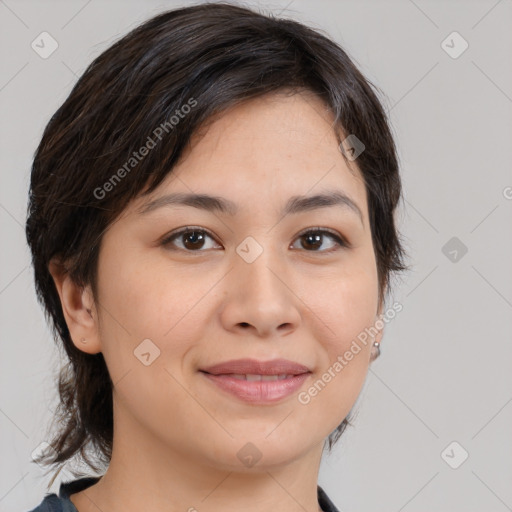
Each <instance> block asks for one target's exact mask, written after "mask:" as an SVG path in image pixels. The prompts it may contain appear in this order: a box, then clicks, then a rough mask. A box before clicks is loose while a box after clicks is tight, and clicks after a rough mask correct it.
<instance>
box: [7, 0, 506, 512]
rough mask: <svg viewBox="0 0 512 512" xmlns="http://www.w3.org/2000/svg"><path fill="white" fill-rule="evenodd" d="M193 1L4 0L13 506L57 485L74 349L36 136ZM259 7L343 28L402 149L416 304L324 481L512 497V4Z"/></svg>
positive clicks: (338, 485) (411, 508) (445, 497)
mask: <svg viewBox="0 0 512 512" xmlns="http://www.w3.org/2000/svg"><path fill="white" fill-rule="evenodd" d="M234 3H236V2H234ZM186 4H187V2H174V1H167V2H162V1H144V2H143V1H140V0H139V1H133V0H132V1H100V0H89V1H84V0H80V1H75V0H72V1H71V0H68V1H61V2H57V1H23V0H3V1H1V0H0V34H1V35H0V38H1V39H0V41H1V44H0V55H1V62H2V66H1V77H0V105H1V118H0V133H1V137H0V144H1V146H0V158H1V166H0V175H1V187H0V229H1V244H2V251H1V256H0V257H1V261H0V314H1V323H0V326H1V329H0V337H1V350H2V352H1V359H0V365H1V370H0V379H1V385H0V429H1V436H0V450H1V452H0V511H2V512H4V511H12V512H15V511H16V512H21V511H23V510H28V509H29V508H32V507H34V506H35V505H36V504H38V503H40V501H41V500H42V498H43V495H44V492H45V490H46V483H47V479H45V478H44V477H43V473H42V471H41V468H39V466H38V465H37V464H35V463H34V462H32V461H31V454H32V452H33V451H34V450H35V449H36V448H37V447H38V446H39V445H40V444H41V443H42V442H44V441H45V438H44V434H45V432H46V427H47V425H48V422H49V421H50V419H51V413H50V411H51V409H52V407H54V406H55V404H56V397H57V394H56V384H55V378H56V375H57V372H58V369H59V364H60V362H59V353H58V352H57V349H56V348H55V344H54V342H53V340H52V338H51V335H50V331H49V328H48V327H47V326H46V323H45V320H44V316H43V313H42V310H41V308H40V306H39V304H38V303H37V301H36V297H35V291H34V282H33V275H32V268H31V266H30V255H29V250H28V247H27V245H26V242H25V234H24V224H25V219H26V204H27V191H28V184H29V176H30V168H31V160H32V157H33V154H34V151H35V148H36V147H37V144H38V142H39V140H40V138H41V135H42V131H43V129H44V127H45V125H46V123H47V122H48V121H49V119H50V117H51V115H52V114H53V113H54V111H55V110H56V109H57V108H58V107H59V106H60V105H61V103H62V102H63V101H64V99H65V98H66V97H67V95H68V94H69V92H70V90H71V88H72V86H73V85H74V83H75V82H76V80H77V78H78V76H80V75H81V73H82V72H83V71H84V70H85V68H86V66H87V65H88V64H89V63H90V62H91V61H92V60H93V59H94V58H95V57H96V56H98V55H99V54H100V53H101V52H102V51H103V50H105V49H106V48H107V47H108V46H110V44H111V43H112V42H113V41H114V40H115V39H117V38H118V37H119V36H121V35H124V34H126V33H127V32H128V31H129V30H130V29H131V28H133V27H135V26H136V25H137V24H139V23H140V22H142V21H144V20H146V19H147V18H149V17H151V16H153V15H154V14H157V13H158V12H160V11H162V10H165V9H170V8H173V7H177V6H183V5H186ZM245 5H248V6H259V7H261V8H263V9H266V10H267V11H268V10H270V11H272V12H274V13H275V14H280V15H281V16H285V17H290V18H294V19H297V20H300V21H303V22H305V23H307V24H309V25H311V26H313V27H315V28H318V29H320V30H323V31H325V32H326V33H327V34H328V35H330V36H331V37H332V38H334V39H335V40H336V41H338V42H339V43H340V44H341V45H342V46H343V47H344V48H345V50H346V51H347V52H348V53H349V55H350V56H351V57H352V58H353V59H354V61H355V62H356V64H357V65H358V66H359V67H360V69H361V70H362V71H363V73H365V74H366V76H367V77H368V78H369V79H370V80H372V81H373V82H374V83H375V84H376V85H377V86H378V87H379V88H381V89H382V90H383V91H384V93H385V95H386V96H385V98H383V101H384V102H385V106H386V109H387V110H388V111H389V112H390V117H391V122H392V125H393V130H394V133H395V136H396V139H397V144H398V148H399V154H400V160H401V168H402V176H403V185H404V198H405V200H404V203H403V207H402V208H401V209H400V212H399V227H400V229H401V231H402V233H403V237H404V241H405V245H406V249H407V250H408V252H409V255H410V260H409V264H411V265H412V267H413V269H412V271H411V272H409V273H408V274H407V275H405V276H404V278H403V279H402V280H401V281H398V282H397V283H396V287H395V291H394V294H393V296H392V298H391V302H392V301H398V302H400V303H401V304H402V305H403V310H402V311H401V312H400V313H399V314H398V315H397V316H396V318H395V319H394V320H393V321H392V322H391V323H389V324H388V325H387V326H386V331H385V335H384V339H383V343H382V355H381V357H380V359H379V360H377V361H376V362H375V364H374V365H373V366H372V368H371V369H370V371H369V374H368V378H367V381H366V383H365V386H364V389H363V392H362V393H361V395H360V397H359V399H358V404H357V410H358V415H357V418H356V422H355V426H354V427H353V428H349V429H348V430H347V431H346V433H345V434H344V436H343V437H342V439H341V440H340V441H339V443H338V445H337V447H336V448H335V450H334V453H333V454H332V455H331V456H327V454H326V455H325V456H324V459H323V461H322V467H321V472H320V479H319V483H320V484H321V485H322V486H323V487H324V489H325V490H326V492H327V493H328V495H329V496H330V497H331V499H332V500H333V501H334V502H335V504H336V505H337V506H338V508H339V509H340V511H342V512H343V511H345V512H346V511H351V512H370V511H373V512H374V511H377V510H378V511H379V512H399V511H406V512H419V511H429V512H434V511H442V512H444V511H450V512H458V511H464V512H471V511H475V512H476V511H478V512H481V511H485V512H502V511H504V510H507V509H508V510H512V485H511V482H512V436H511V434H512V429H511V427H512V372H511V369H512V336H511V332H512V229H511V227H512V226H511V224H512V223H511V220H512V173H511V163H512V117H511V114H512V68H511V63H512V30H511V26H512V23H511V22H512V1H511V0H500V1H496V0H480V1H432V0H414V1H413V0H381V1H378V0H374V1H369V0H366V1H348V0H341V1H334V0H332V1H329V0H323V1H321V0H315V1H305V0H291V1H290V0H283V1H281V0H275V1H273V2H267V1H260V2H257V1H247V2H246V3H245ZM42 32H48V33H49V34H50V35H51V37H52V38H53V39H55V41H56V42H57V44H58V47H57V49H56V50H55V52H54V53H53V54H52V55H50V56H49V57H48V58H42V57H41V56H40V55H39V54H38V53H36V51H34V50H33V49H32V46H31V43H32V42H33V41H34V40H35V39H36V38H37V37H38V36H39V35H40V34H41V33H42ZM68 478H69V476H68ZM59 484H60V479H57V480H56V481H55V483H54V485H53V486H52V490H53V491H57V490H58V486H59Z"/></svg>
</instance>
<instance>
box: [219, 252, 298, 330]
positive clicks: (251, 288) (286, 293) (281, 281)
mask: <svg viewBox="0 0 512 512" xmlns="http://www.w3.org/2000/svg"><path fill="white" fill-rule="evenodd" d="M225 286H226V302H225V303H224V307H223V309H222V313H221V321H222V323H223V325H224V328H225V329H226V330H228V331H230V332H236V333H237V334H243V335H253V336H255V335H256V336H259V337H271V336H285V335H288V334H290V333H291V332H293V331H295V330H296V329H297V327H298V325H299V324H300V320H301V316H300V311H299V309H298V308H299V307H300V304H302V301H301V299H300V298H299V297H298V296H297V294H296V292H294V283H293V277H292V273H291V272H290V271H289V269H288V270H287V269H286V268H285V263H284V262H282V261H277V257H274V256H272V254H271V251H270V250H264V251H263V252H262V254H260V256H259V257H258V258H257V259H256V260H255V261H253V262H252V263H248V262H247V261H245V260H244V259H243V258H241V257H239V256H238V255H237V254H236V255H235V258H234V268H233V270H232V271H231V272H229V274H228V276H227V277H226V281H225Z"/></svg>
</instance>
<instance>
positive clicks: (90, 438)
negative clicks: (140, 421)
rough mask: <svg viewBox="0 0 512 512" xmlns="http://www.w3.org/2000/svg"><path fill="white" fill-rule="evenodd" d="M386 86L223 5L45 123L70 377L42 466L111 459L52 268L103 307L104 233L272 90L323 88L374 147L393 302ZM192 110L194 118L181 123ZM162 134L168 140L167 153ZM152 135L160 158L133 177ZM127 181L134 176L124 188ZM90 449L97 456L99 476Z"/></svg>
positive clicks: (40, 170) (39, 236) (49, 230)
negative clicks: (207, 136) (242, 107)
mask: <svg viewBox="0 0 512 512" xmlns="http://www.w3.org/2000/svg"><path fill="white" fill-rule="evenodd" d="M374 89H375V91H376V90H377V88H376V87H375V86H374V85H373V84H371V83H370V82H369V81H368V80H367V79H365V77H364V76H363V75H362V74H361V73H360V71H359V70H358V69H357V68H356V66H355V65H354V64H353V62H352V61H351V59H350V58H349V57H348V55H347V54H346V53H345V51H344V50H343V49H342V48H341V47H340V46H339V45H338V44H336V43H335V42H333V41H332V40H330V39H329V38H328V37H326V36H324V35H322V34H321V33H320V32H318V31H316V30H313V29H311V28H308V27H306V26H304V25H303V24H301V23H298V22H296V21H292V20H288V19H281V18H276V17H274V16H272V15H271V14H270V15H266V14H262V13H258V12H255V11H253V10H250V9H247V8H245V7H241V6H235V5H231V4H225V3H207V4H199V5H195V6H192V7H186V8H181V9H176V10H171V11H167V12H164V13H162V14H159V15H157V16H156V17H153V18H151V19H149V20H148V21H146V22H145V23H143V24H142V25H140V26H139V27H137V28H135V29H134V30H132V31H131V32H130V33H129V34H128V35H126V36H125V37H123V38H122V39H120V40H119V41H117V42H116V43H114V44H113V45H112V46H111V47H110V48H109V49H107V50H106V51H104V52H103V53H102V54H101V55H100V56H99V57H97V58H96V59H95V60H94V61H93V62H92V63H91V64H90V65H89V67H88V68H87V69H86V71H85V72H84V73H83V75H82V76H81V77H80V79H79V80H78V82H77V83H76V85H75V86H74V87H73V90H72V91H71V93H70V94H69V96H68V98H67V99H66V100H65V101H64V103H63V104H62V106H61V107H60V108H59V109H58V110H57V111H56V112H55V114H54V115H53V117H52V118H51V120H50V121H49V123H48V125H47V126H46V128H45V130H44V134H43V137H42V140H41V142H40V144H39V146H38V148H37V150H36V153H35V155H34V162H33V166H32V174H31V183H30V193H29V204H28V218H27V223H26V236H27V241H28V244H29V246H30V249H31V251H32V262H33V266H34V276H35V286H36V292H37V296H38V300H39V301H40V303H41V304H42V306H43V307H44V309H45V315H46V318H47V320H48V322H49V323H50V324H51V327H52V330H53V335H54V337H55V339H56V340H58V341H59V343H58V344H59V345H60V342H62V344H63V347H64V350H65V351H66V354H67V356H68V358H69V362H68V363H67V365H66V366H65V367H63V368H62V369H61V372H60V377H59V394H60V404H59V407H58V410H57V414H56V417H55V421H57V422H58V425H59V429H58V431H57V432H56V434H55V436H54V438H53V440H52V441H50V445H51V447H52V448H53V453H51V454H46V456H42V457H40V458H39V462H40V463H42V464H47V465H55V466H57V465H58V466H60V467H59V471H60V469H62V466H63V465H64V463H66V462H67V460H68V459H71V458H72V457H73V456H75V455H78V454H80V455H81V456H82V458H83V460H85V461H86V463H87V464H88V465H89V466H90V467H91V468H93V469H94V470H95V471H99V470H101V469H102V468H101V464H106V465H108V463H109V462H110V458H111V454H112V451H111V450H112V441H113V409H112V405H113V404H112V381H111V379H110V376H109V373H108V370H107V366H106V364H105V360H104V358H103V355H102V354H101V353H98V354H93V355H91V354H86V353H84V352H82V351H80V350H78V349H77V348H76V347H75V345H74V344H73V342H72V340H71V337H70V333H69V330H68V327H67V325H66V322H65V319H64V316H63V311H62V306H61V302H60V299H59V295H58V293H57V289H56V287H55V284H54V282H53V279H52V276H51V274H50V273H49V263H50V260H51V259H52V258H58V259H59V260H60V261H61V262H62V264H63V265H64V266H65V267H64V268H65V271H66V272H69V273H70V276H71V278H72V279H73V280H74V281H75V282H76V283H77V284H79V285H80V286H85V285H88V284H89V285H90V286H91V288H92V290H93V293H94V295H95V297H96V292H97V288H96V276H97V270H98V269H97V262H98V252H99V248H100V244H101V239H102V234H103V233H104V231H105V230H106V229H107V227H108V226H109V225H110V224H111V223H112V222H113V221H114V220H115V219H116V218H117V217H118V216H119V214H120V213H121V212H122V211H123V209H124V208H125V207H126V206H127V204H128V202H129V201H130V200H132V199H134V198H135V197H136V196H138V195H141V194H146V193H150V192H152V191H153V190H154V189H155V188H156V187H157V186H158V185H159V184H160V183H161V182H162V180H163V179H164V178H165V177H166V176H167V175H168V174H169V173H170V172H172V169H173V166H174V165H175V164H176V163H177V162H178V160H179V158H180V156H181V155H182V153H183V151H184V149H185V148H186V147H187V145H188V144H189V142H190V138H191V136H192V135H194V134H195V133H197V131H198V129H199V127H201V126H203V125H204V124H205V123H206V122H207V121H208V120H211V119H212V118H213V116H215V115H218V114H220V113H222V112H224V111H225V110H226V109H228V108H229V107H230V106H234V105H237V104H240V103H241V102H243V101H247V100H249V99H251V98H255V97H258V96H262V95H265V94H269V93H272V92H280V91H285V90H288V91H289V90H291V91H292V92H293V91H300V90H307V91H311V92H313V93H314V94H316V95H317V96H318V97H319V98H320V99H321V100H322V101H323V102H324V104H325V105H326V106H327V107H328V108H329V109H330V110H331V112H332V114H333V115H334V119H335V126H334V127H335V128H337V132H340V133H342V134H344V136H345V137H346V136H348V135H350V134H354V135H355V136H356V137H357V138H358V139H359V140H360V141H362V142H363V143H364V145H365V150H364V151H363V153H361V154H360V155H359V156H358V157H357V162H356V163H357V167H358V168H359V170H360V172H361V174H362V176H363V178H364V183H365V187H366V191H367V197H368V207H369V218H370V226H371V232H372V240H373V245H374V250H375V255H376V261H377V270H378V276H379V298H380V299H381V300H383V299H384V296H385V293H388V292H389V282H390V276H391V273H392V272H398V271H401V270H405V269H406V268H407V267H406V266H405V265H404V263H403V257H404V254H405V252H404V250H403V248H402V246H401V243H400V239H399V236H398V233H397V230H396V227H395V220H394V212H395V209H396V207H397V205H398V202H399V200H400V198H401V182H400V177H399V165H398V158H397V154H396V148H395V144H394V141H393V137H392V135H391V131H390V127H389V125H388V121H387V116H386V113H385V112H384V109H383V107H382V105H381V103H380V102H379V100H378V98H377V96H376V93H375V91H374ZM191 99H192V100H193V102H195V104H194V106H193V108H190V109H189V110H188V111H187V114H186V115H180V113H183V112H184V110H183V106H184V105H186V104H189V105H191ZM178 117H179V120H178V122H177V121H176V120H177V119H178ZM159 127H160V128H161V129H164V128H166V129H165V134H163V133H162V135H164V136H162V137H161V138H160V139H159V140H158V143H157V141H156V140H154V139H155V138H156V135H155V131H156V129H157V128H159ZM157 133H160V132H157ZM337 136H338V138H339V133H337ZM149 138H151V139H152V140H153V141H154V142H155V145H154V147H152V149H151V151H149V152H148V154H147V155H146V156H145V157H144V158H143V159H140V161H139V160H138V161H137V163H136V165H131V166H130V168H127V166H126V163H127V162H129V161H130V159H132V158H133V154H134V151H137V150H139V148H141V147H142V146H144V145H145V144H149ZM339 140H341V139H339ZM343 156H344V157H346V155H345V154H344V153H343ZM132 163H133V162H132ZM122 168H124V169H125V172H121V169H122ZM116 173H117V177H118V178H120V177H122V179H115V180H114V181H113V179H114V178H115V176H114V175H116ZM121 175H122V176H121ZM107 183H110V185H106V184H107ZM107 189H108V193H104V192H105V191H106V190H107ZM351 412H352V411H351ZM349 416H350V415H349ZM347 424H350V423H349V417H347V418H346V419H344V420H343V422H342V423H341V424H340V425H339V426H338V427H337V428H336V429H335V430H334V431H333V432H332V433H331V434H330V435H329V438H328V441H329V450H330V449H331V448H332V445H333V444H334V443H335V442H336V441H337V440H338V438H339V437H340V435H341V434H342V433H343V431H344V429H345V427H346V425H347ZM86 448H92V449H93V450H94V451H95V452H96V460H97V461H98V462H99V463H100V466H97V465H96V464H95V463H94V461H92V460H90V459H89V458H88V456H87V453H86ZM59 471H57V474H58V472H59ZM55 476H56V475H55ZM54 478H55V477H54ZM52 482H53V480H52ZM50 485H51V483H50Z"/></svg>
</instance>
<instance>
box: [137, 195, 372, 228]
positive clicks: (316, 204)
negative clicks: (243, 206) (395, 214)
mask: <svg viewBox="0 0 512 512" xmlns="http://www.w3.org/2000/svg"><path fill="white" fill-rule="evenodd" d="M172 205H182V206H191V207H193V208H199V209H201V210H206V211H218V212H220V213H224V214H227V215H231V216H233V215H236V214H237V213H238V211H239V208H238V205H237V204H236V203H234V202H233V201H230V200H229V199H226V198H223V197H219V196H212V195H208V194H189V193H172V194H166V195H164V196H161V197H157V198H156V199H153V200H151V201H149V202H147V203H145V204H144V205H142V206H141V207H140V208H139V210H138V213H139V214H140V215H145V214H147V213H149V212H151V211H154V210H156V209H158V208H162V207H164V206H172ZM332 206H341V207H342V208H348V209H349V211H352V212H353V213H355V214H356V215H357V216H358V217H359V219H360V220H361V223H363V214H362V211H361V209H360V208H359V206H358V205H357V203H356V202H355V201H354V200H353V199H351V198H350V197H349V196H348V195H346V194H345V193H344V192H342V191H340V190H329V191H326V192H324V193H321V194H316V195H313V196H292V197H290V198H289V199H288V201H287V202H286V205H285V206H284V208H283V210H282V216H286V215H293V214H297V213H301V212H305V211H311V210H316V209H319V208H328V207H332Z"/></svg>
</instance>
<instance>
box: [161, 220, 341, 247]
mask: <svg viewBox="0 0 512 512" xmlns="http://www.w3.org/2000/svg"><path fill="white" fill-rule="evenodd" d="M194 232H195V233H203V234H206V235H208V236H209V237H210V238H211V239H213V240H214V241H215V242H216V243H218V242H217V240H216V239H215V237H214V236H213V235H212V234H211V233H210V232H209V231H208V230H206V229H204V228H199V227H195V226H186V227H184V228H181V229H180V230H178V231H174V232H172V233H170V234H169V235H168V236H166V237H165V238H164V239H163V240H162V241H161V242H160V244H161V245H162V246H168V245H170V244H171V242H172V241H173V240H174V239H176V238H179V237H180V236H181V235H184V234H186V233H194ZM310 234H313V235H318V234H322V235H328V236H329V237H330V238H331V239H332V240H334V241H335V242H336V244H337V245H338V247H334V248H331V249H328V250H326V251H319V250H311V251H308V250H307V249H304V250H305V251H306V252H312V253H318V254H326V253H332V252H335V251H337V250H339V249H340V248H349V247H350V244H349V243H348V242H347V240H346V239H345V238H343V237H342V236H341V235H339V234H338V233H336V232H335V231H332V230H330V229H326V228H321V227H315V228H308V229H307V230H305V231H302V232H301V233H299V234H298V235H297V239H299V238H301V237H303V236H305V235H310ZM171 250H178V251H184V252H188V253H194V252H198V253H200V252H205V251H204V250H201V249H198V250H197V251H191V250H188V249H182V248H181V247H177V248H174V249H171Z"/></svg>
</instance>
